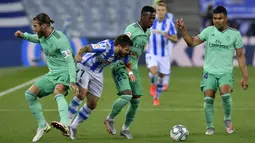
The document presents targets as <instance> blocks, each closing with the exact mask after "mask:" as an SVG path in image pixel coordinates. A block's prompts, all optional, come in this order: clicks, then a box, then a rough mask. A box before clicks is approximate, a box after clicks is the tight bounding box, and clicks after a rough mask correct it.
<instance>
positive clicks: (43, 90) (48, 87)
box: [34, 75, 55, 98]
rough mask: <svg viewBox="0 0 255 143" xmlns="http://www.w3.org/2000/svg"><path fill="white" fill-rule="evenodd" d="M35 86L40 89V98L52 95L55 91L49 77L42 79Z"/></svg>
mask: <svg viewBox="0 0 255 143" xmlns="http://www.w3.org/2000/svg"><path fill="white" fill-rule="evenodd" d="M34 85H35V86H36V87H38V88H39V93H38V94H37V96H38V97H39V98H42V97H45V96H48V95H50V94H52V93H53V92H54V89H55V85H54V83H53V82H52V81H51V80H50V77H49V76H48V75H45V76H43V77H41V78H40V79H39V80H37V81H36V82H35V83H34Z"/></svg>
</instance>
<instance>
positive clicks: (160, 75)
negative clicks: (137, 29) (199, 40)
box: [146, 2, 178, 105]
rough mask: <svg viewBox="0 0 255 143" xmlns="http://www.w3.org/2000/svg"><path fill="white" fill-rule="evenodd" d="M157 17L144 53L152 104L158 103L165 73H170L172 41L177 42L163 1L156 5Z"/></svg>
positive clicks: (171, 19) (175, 32) (173, 25)
mask: <svg viewBox="0 0 255 143" xmlns="http://www.w3.org/2000/svg"><path fill="white" fill-rule="evenodd" d="M156 14H157V18H156V19H155V20H154V23H153V26H152V28H151V33H152V34H151V36H150V40H149V44H148V50H147V53H146V64H147V68H148V69H149V72H150V73H149V75H150V79H151V80H150V81H151V88H150V93H151V95H152V96H153V97H154V100H153V104H154V105H159V96H160V94H161V93H162V91H163V86H164V85H163V83H164V77H165V75H168V74H170V58H171V53H172V52H171V51H172V47H173V42H177V40H178V38H177V31H176V29H175V24H174V21H173V18H172V17H169V15H168V14H167V6H166V4H165V3H163V2H158V3H157V5H156Z"/></svg>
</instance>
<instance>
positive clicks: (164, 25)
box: [147, 14, 177, 57]
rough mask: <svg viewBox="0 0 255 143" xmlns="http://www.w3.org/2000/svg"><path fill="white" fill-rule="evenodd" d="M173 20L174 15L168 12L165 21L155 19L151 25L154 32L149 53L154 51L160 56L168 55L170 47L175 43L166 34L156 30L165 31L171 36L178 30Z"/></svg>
mask: <svg viewBox="0 0 255 143" xmlns="http://www.w3.org/2000/svg"><path fill="white" fill-rule="evenodd" d="M173 20H174V18H173V15H170V14H166V17H165V19H164V20H163V21H158V19H157V18H156V19H155V20H154V23H153V26H152V27H151V33H152V34H151V36H150V40H149V44H148V51H147V52H148V53H152V54H154V55H156V56H160V57H164V56H168V54H169V48H172V47H173V43H172V42H171V41H170V40H168V39H167V38H165V37H164V35H161V34H160V33H159V32H155V31H164V32H167V33H168V35H170V36H171V35H176V34H177V31H176V28H175V24H174V21H173Z"/></svg>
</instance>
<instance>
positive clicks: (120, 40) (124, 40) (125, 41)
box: [114, 34, 133, 47]
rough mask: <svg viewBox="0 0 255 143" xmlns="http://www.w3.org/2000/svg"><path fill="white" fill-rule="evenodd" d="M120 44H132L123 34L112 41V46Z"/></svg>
mask: <svg viewBox="0 0 255 143" xmlns="http://www.w3.org/2000/svg"><path fill="white" fill-rule="evenodd" d="M118 45H120V46H121V47H126V46H133V42H132V40H131V39H130V38H129V37H128V36H127V35H125V34H122V35H120V36H118V37H117V38H116V39H115V41H114V46H118Z"/></svg>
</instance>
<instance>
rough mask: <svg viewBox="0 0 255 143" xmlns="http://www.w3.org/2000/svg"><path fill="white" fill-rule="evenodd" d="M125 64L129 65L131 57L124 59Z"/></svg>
mask: <svg viewBox="0 0 255 143" xmlns="http://www.w3.org/2000/svg"><path fill="white" fill-rule="evenodd" d="M123 62H124V64H127V63H129V62H130V57H129V56H126V57H125V58H124V59H123Z"/></svg>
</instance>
